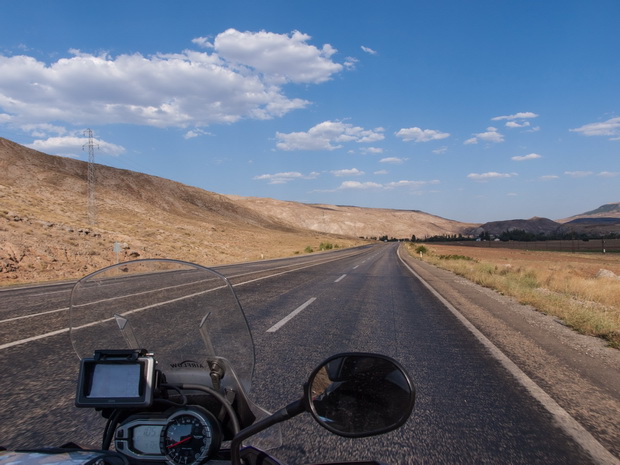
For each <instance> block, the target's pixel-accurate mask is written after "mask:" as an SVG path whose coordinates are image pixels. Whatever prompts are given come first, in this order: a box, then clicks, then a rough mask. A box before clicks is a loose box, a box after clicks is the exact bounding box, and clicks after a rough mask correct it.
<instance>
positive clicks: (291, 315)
mask: <svg viewBox="0 0 620 465" xmlns="http://www.w3.org/2000/svg"><path fill="white" fill-rule="evenodd" d="M315 300H316V297H312V298H311V299H310V300H308V301H307V302H306V303H304V304H302V305H300V306H299V307H297V308H296V309H295V310H293V311H292V312H291V313H289V314H288V315H287V316H285V317H284V318H282V319H281V320H280V321H278V322H277V323H276V324H275V325H273V326H272V327H271V328H269V329H268V330H267V332H268V333H275V332H276V331H277V330H278V329H280V328H281V327H282V326H284V325H285V324H286V323H288V322H289V321H291V320H292V319H293V318H295V317H296V316H297V315H298V314H299V313H301V312H302V311H303V310H304V309H305V308H306V307H307V306H308V305H310V304H311V303H312V302H314V301H315Z"/></svg>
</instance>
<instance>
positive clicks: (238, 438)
mask: <svg viewBox="0 0 620 465" xmlns="http://www.w3.org/2000/svg"><path fill="white" fill-rule="evenodd" d="M305 411H306V405H305V404H304V400H303V399H299V400H298V401H295V402H293V403H292V404H289V405H287V406H286V407H284V408H283V409H280V410H278V411H277V412H276V413H274V414H273V415H271V416H269V417H267V418H265V419H263V420H261V421H259V422H257V423H254V424H253V425H250V426H248V427H247V428H245V429H243V430H241V431H240V432H239V433H238V434H237V435H235V437H234V438H233V440H232V442H231V443H230V459H231V460H230V461H231V463H232V464H233V465H241V445H242V443H243V441H244V440H246V439H247V438H249V437H251V436H254V435H255V434H257V433H260V432H261V431H263V430H265V429H267V428H269V427H270V426H273V425H275V424H277V423H281V422H283V421H286V420H289V419H291V418H293V417H294V416H297V415H299V414H300V413H303V412H305Z"/></svg>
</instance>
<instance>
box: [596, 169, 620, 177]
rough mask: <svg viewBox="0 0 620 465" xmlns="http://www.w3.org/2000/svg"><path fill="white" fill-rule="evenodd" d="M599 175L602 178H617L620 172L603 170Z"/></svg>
mask: <svg viewBox="0 0 620 465" xmlns="http://www.w3.org/2000/svg"><path fill="white" fill-rule="evenodd" d="M598 176H600V177H602V178H615V177H616V176H620V173H618V172H617V171H601V172H600V173H599V174H598Z"/></svg>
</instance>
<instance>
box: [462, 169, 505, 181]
mask: <svg viewBox="0 0 620 465" xmlns="http://www.w3.org/2000/svg"><path fill="white" fill-rule="evenodd" d="M515 176H517V173H496V172H494V171H491V172H488V173H470V174H468V175H467V177H468V178H469V179H473V180H474V181H488V180H490V179H504V178H513V177H515Z"/></svg>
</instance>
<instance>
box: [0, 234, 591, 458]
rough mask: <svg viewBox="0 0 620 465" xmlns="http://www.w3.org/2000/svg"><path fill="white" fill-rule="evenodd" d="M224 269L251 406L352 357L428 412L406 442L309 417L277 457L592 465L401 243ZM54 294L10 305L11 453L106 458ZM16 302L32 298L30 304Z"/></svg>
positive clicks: (7, 397) (3, 359) (407, 432)
mask: <svg viewBox="0 0 620 465" xmlns="http://www.w3.org/2000/svg"><path fill="white" fill-rule="evenodd" d="M218 270H219V271H220V272H221V273H223V274H225V275H226V276H227V277H229V279H230V280H231V282H232V283H233V285H234V287H235V291H236V292H237V294H238V297H239V300H240V302H241V304H242V306H243V308H244V310H245V312H246V315H247V318H248V322H249V324H250V328H251V330H252V333H253V338H254V342H255V346H256V367H255V377H254V385H253V394H254V396H255V399H256V400H257V402H258V403H259V404H261V405H263V406H264V407H266V408H268V409H270V410H275V409H277V408H280V407H282V406H284V405H286V404H288V403H289V402H291V401H293V400H295V399H296V398H297V397H299V396H300V395H301V391H302V384H303V383H304V381H305V379H306V376H307V375H308V374H309V373H310V371H311V370H312V368H314V366H315V365H317V364H318V363H320V362H321V361H322V360H323V359H324V358H326V357H327V356H329V355H331V354H333V353H336V352H342V351H368V352H380V353H383V354H386V355H389V356H392V357H394V358H396V359H398V360H399V361H400V362H401V363H402V364H403V365H404V366H405V368H406V369H407V370H408V371H409V372H410V373H411V375H412V377H413V379H414V382H415V384H416V388H417V392H418V397H417V403H416V408H415V410H414V413H413V417H412V418H411V419H410V421H409V422H408V423H407V424H406V425H405V427H403V428H402V429H400V430H398V431H396V432H393V433H389V434H387V435H383V436H379V437H376V438H367V439H360V440H345V439H342V438H338V437H336V436H331V435H329V433H327V432H326V431H324V430H322V429H321V428H320V427H319V426H318V425H316V424H314V423H313V422H312V420H311V419H310V417H309V416H308V415H305V416H302V417H299V418H296V419H294V420H292V421H290V422H288V423H285V424H283V426H282V429H283V432H284V446H283V447H282V448H280V449H278V450H277V451H274V455H276V456H279V457H281V458H283V459H285V460H288V461H289V462H290V463H310V462H327V461H337V460H340V461H342V460H354V459H358V460H370V459H378V460H381V461H384V462H387V463H394V464H396V463H398V464H412V463H512V464H526V463H527V464H531V463H545V464H554V463H557V464H560V463H561V464H566V463H571V464H580V463H584V464H587V463H594V462H592V460H591V459H590V458H589V456H588V455H587V454H586V453H585V452H584V451H583V450H582V449H581V448H580V447H579V446H578V445H577V444H576V443H575V442H574V441H573V439H572V438H571V437H569V436H568V435H567V434H566V433H565V432H564V431H563V430H562V429H561V428H559V427H558V425H557V424H556V421H555V420H554V418H553V417H552V416H551V415H550V414H549V413H548V412H547V410H545V409H544V408H543V407H542V406H541V405H540V404H539V403H538V402H537V401H536V400H534V399H533V398H532V397H531V396H530V395H529V394H528V392H527V391H526V390H525V389H524V388H523V387H521V385H520V384H518V383H517V382H516V381H515V379H514V377H513V376H512V375H511V374H509V373H508V372H507V371H506V369H504V368H503V366H502V365H501V364H500V363H498V361H497V360H496V359H495V358H493V357H492V356H491V354H490V353H489V351H488V350H487V349H486V348H485V347H484V346H482V345H481V344H480V343H479V341H478V340H477V339H476V338H475V337H473V336H472V334H471V332H469V331H468V330H467V329H466V328H465V327H464V326H463V325H462V324H461V323H460V322H459V321H458V320H457V319H456V318H455V317H454V315H452V314H451V313H450V312H449V311H448V310H447V309H446V307H445V306H444V305H443V304H442V303H441V302H439V301H438V300H437V298H436V297H435V296H434V295H433V294H432V293H430V292H429V291H428V289H426V287H424V286H423V285H422V284H421V283H420V281H418V280H417V279H416V278H414V277H413V276H412V274H411V273H410V272H409V271H408V270H407V269H406V267H405V266H404V264H403V263H402V262H401V261H400V260H399V259H398V257H397V253H396V244H380V245H377V246H375V247H367V248H364V249H356V250H347V251H338V252H335V253H329V254H321V255H316V256H310V257H299V258H296V259H292V260H290V261H288V260H278V261H272V262H259V263H253V264H248V265H243V264H240V265H235V266H229V267H220V268H219V269H218ZM50 290H52V292H58V293H59V294H58V295H57V297H58V296H60V295H61V293H62V292H64V293H65V296H66V297H67V300H66V301H64V303H61V300H62V299H59V301H54V302H53V304H52V305H50V306H49V307H46V306H43V305H41V303H40V302H42V301H45V298H43V300H37V299H36V298H34V296H33V295H29V294H27V293H26V291H25V290H20V291H10V292H9V291H4V292H3V293H0V299H1V300H2V304H1V305H0V308H2V309H6V308H7V307H6V306H5V302H8V301H9V300H10V302H11V305H12V306H13V309H14V310H15V311H14V312H12V315H13V316H11V315H9V314H8V313H2V317H1V318H0V319H2V320H4V321H3V322H1V323H0V334H1V335H2V338H3V339H2V341H1V343H0V346H1V347H2V348H1V349H0V370H1V371H0V372H1V373H2V374H3V375H2V379H1V381H0V388H1V389H2V393H3V394H2V409H1V411H0V445H4V446H5V447H9V448H16V447H34V446H41V445H57V444H61V443H62V442H65V441H69V440H74V441H77V442H82V443H86V444H91V445H93V446H97V445H98V442H99V439H100V438H99V436H98V435H99V434H100V431H101V427H102V423H103V422H101V421H100V420H99V419H98V418H97V415H96V414H92V413H90V412H87V411H83V410H78V409H76V408H74V407H73V406H72V405H73V395H74V389H75V387H74V383H75V377H76V375H77V358H76V357H75V355H73V354H72V353H71V346H70V343H69V338H68V335H67V334H66V333H63V332H62V331H63V326H62V325H63V323H61V320H63V319H64V321H65V323H64V325H65V328H66V321H67V320H66V317H67V316H66V311H65V310H63V309H64V308H66V307H67V306H68V305H67V303H68V291H67V290H66V289H62V288H61V289H59V288H50ZM40 291H41V289H39V290H37V291H36V292H40ZM14 292H20V293H22V294H21V299H22V300H21V301H20V298H19V297H20V296H18V295H16V294H14ZM32 292H34V293H36V292H35V291H32ZM5 299H6V300H5ZM48 300H49V301H50V302H51V301H52V297H50V298H49V299H48ZM20 302H23V304H21V305H20ZM29 303H32V305H34V307H28V305H27V304H29ZM51 310H58V311H56V312H55V313H46V314H45V316H44V315H42V316H41V317H40V318H42V320H41V321H45V323H41V324H35V323H34V322H35V321H36V320H37V319H38V318H39V317H34V316H29V315H33V314H36V313H44V312H49V311H51ZM3 311H4V310H3ZM51 315H54V316H51ZM26 316H28V317H27V318H20V319H19V320H10V318H16V317H26ZM15 321H19V323H15ZM25 322H28V323H25ZM17 324H18V325H20V326H19V328H17V326H15V325H17ZM11 325H14V326H11ZM7 328H8V329H7ZM28 328H30V329H28ZM46 328H47V329H46ZM33 337H38V339H32V338H33ZM5 338H6V342H5Z"/></svg>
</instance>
